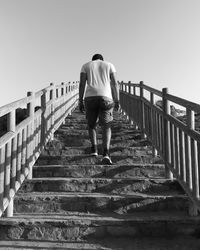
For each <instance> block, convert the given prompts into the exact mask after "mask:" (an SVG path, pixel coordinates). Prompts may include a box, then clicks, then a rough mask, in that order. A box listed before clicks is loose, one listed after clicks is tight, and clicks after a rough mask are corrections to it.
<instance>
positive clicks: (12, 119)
mask: <svg viewBox="0 0 200 250" xmlns="http://www.w3.org/2000/svg"><path fill="white" fill-rule="evenodd" d="M15 113H16V110H15V109H14V110H12V111H11V112H10V113H9V115H8V120H7V122H8V131H13V132H15V127H16V125H15V122H16V121H15ZM11 156H12V144H11V141H10V142H8V144H7V147H6V159H5V162H6V165H5V189H4V190H5V195H4V196H5V197H6V198H8V199H9V205H8V206H7V208H6V217H12V216H13V206H14V200H13V197H10V188H11V184H12V183H11V176H12V171H11V167H12V166H11Z"/></svg>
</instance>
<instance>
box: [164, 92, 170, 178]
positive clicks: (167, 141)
mask: <svg viewBox="0 0 200 250" xmlns="http://www.w3.org/2000/svg"><path fill="white" fill-rule="evenodd" d="M162 94H163V123H164V124H163V129H164V133H163V134H164V136H163V142H164V143H163V153H164V160H165V173H166V178H170V179H171V180H173V174H172V172H171V171H170V169H169V167H168V166H167V163H168V162H171V150H170V131H169V122H168V120H167V115H168V114H170V107H169V101H168V99H167V97H166V95H167V94H168V89H167V88H163V90H162Z"/></svg>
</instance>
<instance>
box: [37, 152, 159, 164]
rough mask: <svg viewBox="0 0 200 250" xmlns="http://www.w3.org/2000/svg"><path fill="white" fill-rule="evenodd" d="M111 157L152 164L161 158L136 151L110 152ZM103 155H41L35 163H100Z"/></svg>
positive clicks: (115, 161) (127, 162) (120, 161)
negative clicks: (133, 153)
mask: <svg viewBox="0 0 200 250" xmlns="http://www.w3.org/2000/svg"><path fill="white" fill-rule="evenodd" d="M110 156H111V159H112V162H113V164H118V165H122V164H124V165H125V164H129V165H130V164H136V163H137V164H138V163H140V164H154V163H160V162H162V161H160V160H161V159H160V158H159V157H154V158H153V157H152V155H151V154H147V153H146V152H138V153H137V154H135V155H124V154H120V155H119V154H117V155H116V154H111V155H110ZM102 159H103V156H102V155H99V156H98V157H94V156H91V155H89V154H85V155H79V154H78V155H66V156H49V155H48V156H45V155H41V156H40V157H39V158H38V160H37V162H36V165H69V164H72V165H75V164H93V165H94V164H96V165H101V164H102Z"/></svg>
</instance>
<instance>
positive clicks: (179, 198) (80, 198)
mask: <svg viewBox="0 0 200 250" xmlns="http://www.w3.org/2000/svg"><path fill="white" fill-rule="evenodd" d="M188 206H189V204H188V198H187V197H186V196H185V195H178V194H175V193H173V195H144V194H141V193H135V194H134V195H133V194H132V195H120V194H119V195H109V194H104V193H59V192H54V193H40V192H39V193H23V194H18V195H17V196H16V197H15V200H14V212H15V213H37V214H38V213H45V214H47V213H57V214H58V213H61V214H65V213H68V212H69V211H76V212H85V213H88V212H89V213H94V212H95V213H109V212H115V213H116V214H131V213H135V212H137V211H146V212H149V211H164V210H166V211H171V210H176V211H183V210H184V211H187V210H188Z"/></svg>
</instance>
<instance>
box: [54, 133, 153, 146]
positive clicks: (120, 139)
mask: <svg viewBox="0 0 200 250" xmlns="http://www.w3.org/2000/svg"><path fill="white" fill-rule="evenodd" d="M57 140H59V142H60V144H61V145H65V146H66V147H78V146H85V147H90V146H91V143H90V139H89V136H88V135H81V134H78V133H77V134H75V135H73V134H71V135H64V136H62V137H61V136H60V137H59V138H58V139H57ZM97 141H98V144H99V145H101V144H102V138H101V136H97ZM56 143H58V142H56ZM51 144H53V143H50V145H51ZM120 145H121V147H125V146H127V147H134V146H149V142H148V141H146V140H145V141H144V140H142V139H141V135H140V134H139V135H138V136H116V137H114V136H112V139H111V146H112V147H113V146H120Z"/></svg>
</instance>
